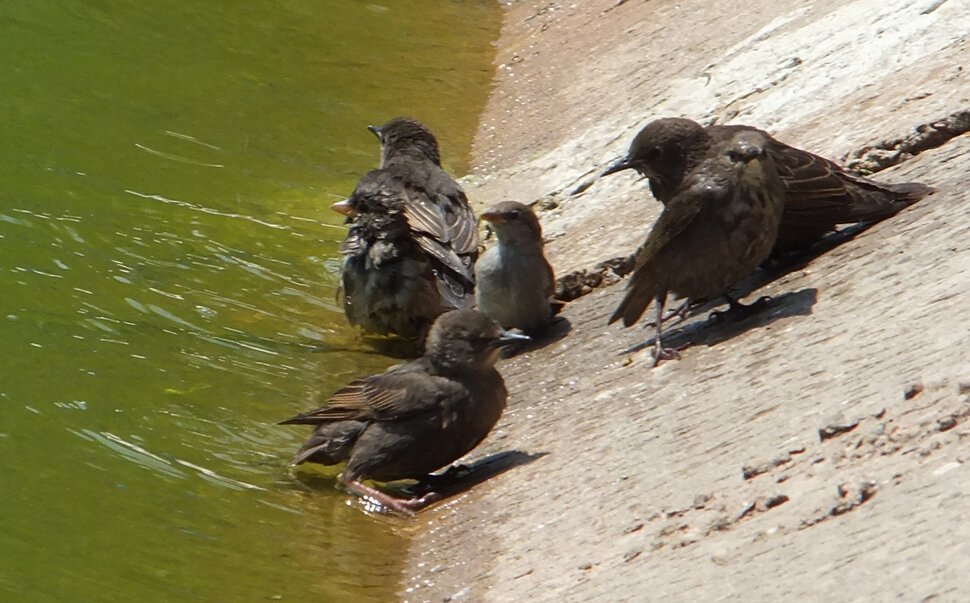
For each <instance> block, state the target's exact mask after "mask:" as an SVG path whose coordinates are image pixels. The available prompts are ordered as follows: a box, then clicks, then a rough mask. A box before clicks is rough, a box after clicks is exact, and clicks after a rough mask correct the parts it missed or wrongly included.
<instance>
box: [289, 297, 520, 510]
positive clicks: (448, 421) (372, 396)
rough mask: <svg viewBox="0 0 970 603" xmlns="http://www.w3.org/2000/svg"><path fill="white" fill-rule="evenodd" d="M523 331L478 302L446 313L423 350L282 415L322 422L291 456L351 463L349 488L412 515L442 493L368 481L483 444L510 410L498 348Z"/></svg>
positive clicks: (394, 476) (417, 474)
mask: <svg viewBox="0 0 970 603" xmlns="http://www.w3.org/2000/svg"><path fill="white" fill-rule="evenodd" d="M524 339H528V338H527V337H525V336H524V335H515V334H510V333H503V332H502V331H501V329H500V328H499V326H498V325H497V324H496V323H495V321H493V320H491V319H490V318H488V317H486V316H484V315H483V314H481V313H479V312H477V311H475V310H457V311H453V312H448V313H446V314H442V315H441V316H440V317H439V318H438V320H436V321H435V323H434V325H433V326H432V328H431V331H430V333H429V335H428V340H427V347H426V350H425V354H424V356H422V357H421V358H419V359H417V360H412V361H411V362H408V363H406V364H401V365H398V366H396V367H392V368H391V369H389V370H388V371H387V372H384V373H381V374H379V375H372V376H370V377H365V378H363V379H358V380H356V381H354V382H352V383H350V384H349V385H347V386H346V387H344V388H343V389H341V390H339V391H337V393H335V394H334V395H333V396H331V397H330V400H329V402H328V404H327V405H326V406H324V407H322V408H319V409H317V410H313V411H310V412H307V413H303V414H300V415H297V416H295V417H293V418H290V419H287V420H285V421H282V422H281V423H280V424H281V425H284V424H288V425H294V424H299V425H315V426H316V428H315V429H314V431H313V434H312V435H311V436H310V438H309V439H308V440H307V441H306V443H305V444H304V445H303V447H302V448H301V449H300V451H299V452H298V453H297V455H296V457H295V458H294V459H293V461H292V463H293V464H294V465H299V464H301V463H307V462H309V463H321V464H324V465H335V464H337V463H340V462H343V461H347V467H346V468H345V469H344V470H343V472H342V473H341V474H340V476H339V477H338V480H339V481H340V482H341V483H343V484H344V485H345V486H346V487H347V489H348V490H350V491H351V492H353V493H354V494H357V495H359V496H364V497H368V498H372V499H375V500H377V501H378V502H379V503H381V504H382V505H384V506H385V507H387V508H389V509H392V510H394V511H397V512H399V513H402V514H404V515H411V514H413V513H414V512H415V511H417V510H418V509H420V508H422V507H424V506H426V505H428V504H430V503H432V502H434V501H435V500H437V499H438V496H437V495H436V494H435V493H433V492H432V493H429V494H426V495H425V496H422V497H420V498H411V499H402V498H398V497H395V496H392V495H390V494H388V493H386V492H383V491H381V490H378V489H376V488H373V487H371V486H368V485H366V484H364V483H363V482H364V480H376V481H380V482H391V481H396V480H401V479H408V478H422V477H425V476H427V474H429V473H430V472H432V471H434V470H436V469H439V468H441V467H444V466H446V465H448V464H450V463H451V462H453V461H455V460H457V459H459V458H461V457H462V456H464V455H465V454H466V453H468V452H469V451H471V450H472V449H473V448H475V446H477V445H478V444H479V443H480V442H481V441H482V440H483V439H485V436H487V435H488V432H489V431H491V429H492V427H493V426H494V425H495V423H496V422H497V421H498V419H499V417H500V416H501V415H502V411H503V410H504V409H505V401H506V398H507V396H508V394H507V392H506V389H505V382H504V381H503V380H502V376H501V375H500V374H499V373H498V371H497V370H495V366H494V365H495V361H496V359H497V358H498V356H499V348H500V347H501V346H503V345H506V344H507V343H511V342H513V341H518V340H524Z"/></svg>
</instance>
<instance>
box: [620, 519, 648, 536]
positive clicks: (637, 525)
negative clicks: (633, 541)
mask: <svg viewBox="0 0 970 603" xmlns="http://www.w3.org/2000/svg"><path fill="white" fill-rule="evenodd" d="M642 529H643V522H642V521H634V522H633V523H632V524H630V525H628V526H627V527H626V529H624V530H623V533H624V534H632V533H634V532H639V531H640V530H642Z"/></svg>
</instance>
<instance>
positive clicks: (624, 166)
mask: <svg viewBox="0 0 970 603" xmlns="http://www.w3.org/2000/svg"><path fill="white" fill-rule="evenodd" d="M632 167H633V164H632V163H630V161H629V160H628V159H627V158H626V157H620V158H619V159H617V160H616V161H614V162H613V163H612V164H610V166H609V167H608V168H606V171H604V172H603V173H602V174H600V178H602V177H603V176H609V175H610V174H615V173H617V172H622V171H623V170H629V169H631V168H632Z"/></svg>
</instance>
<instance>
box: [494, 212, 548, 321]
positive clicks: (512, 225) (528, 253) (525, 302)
mask: <svg viewBox="0 0 970 603" xmlns="http://www.w3.org/2000/svg"><path fill="white" fill-rule="evenodd" d="M481 219H482V220H485V221H486V222H488V223H489V224H490V225H491V228H492V231H493V232H494V233H495V236H496V238H497V239H498V240H497V241H496V243H495V244H494V245H492V246H491V247H489V248H488V249H487V250H485V252H484V253H482V255H481V256H480V257H479V258H478V261H477V262H476V263H475V301H476V302H477V303H478V309H479V310H480V311H482V312H483V313H485V314H486V315H487V316H489V317H491V318H492V319H494V320H495V321H496V322H498V323H499V324H500V325H502V326H503V327H505V328H507V329H508V328H517V329H521V330H522V331H523V332H525V333H529V334H535V333H537V332H539V331H541V330H542V329H543V328H544V327H546V326H547V325H548V324H549V322H550V321H551V320H552V318H553V316H554V314H555V313H556V311H558V309H559V306H560V305H561V304H560V303H559V302H555V301H554V300H553V299H552V298H553V294H554V293H555V282H556V281H555V276H554V274H553V271H552V266H550V265H549V262H548V261H547V260H546V257H545V255H544V254H543V250H542V227H541V226H540V225H539V219H538V218H536V215H535V214H534V213H533V212H532V210H531V209H530V208H529V207H528V206H526V205H523V204H522V203H517V202H515V201H503V202H502V203H497V204H495V205H493V206H491V207H489V208H488V209H486V210H485V211H484V212H483V213H482V215H481Z"/></svg>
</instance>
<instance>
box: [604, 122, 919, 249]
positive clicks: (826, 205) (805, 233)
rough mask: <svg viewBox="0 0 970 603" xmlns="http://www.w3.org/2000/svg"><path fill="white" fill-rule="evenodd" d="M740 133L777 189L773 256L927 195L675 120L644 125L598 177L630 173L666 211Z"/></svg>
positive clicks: (733, 130) (730, 132) (770, 143)
mask: <svg viewBox="0 0 970 603" xmlns="http://www.w3.org/2000/svg"><path fill="white" fill-rule="evenodd" d="M740 132H755V133H757V134H758V135H760V136H763V137H764V138H765V140H767V144H766V147H765V151H766V153H767V156H768V159H769V160H771V161H772V162H773V163H774V164H775V169H776V171H777V172H778V176H779V177H780V178H781V180H782V182H783V183H784V185H785V211H784V213H783V214H782V218H781V225H780V227H779V229H778V240H777V243H776V247H775V251H776V252H786V251H796V250H802V249H806V248H808V247H809V246H811V245H812V244H813V243H815V242H817V241H818V240H819V239H821V238H822V237H824V236H825V235H826V234H828V233H830V232H831V231H832V230H834V229H835V226H836V225H839V224H852V223H856V222H875V221H878V220H883V219H885V218H888V217H890V216H892V215H893V214H895V213H896V212H898V211H899V210H901V209H903V208H904V207H907V206H909V205H911V204H913V203H915V202H916V201H918V200H920V199H922V198H923V197H924V196H926V195H928V194H929V193H931V192H933V189H932V188H931V187H929V186H926V185H924V184H920V183H918V182H906V183H902V184H883V183H880V182H876V181H874V180H870V179H868V178H863V177H862V176H856V175H855V174H851V173H849V172H846V171H845V170H844V169H843V168H842V167H840V166H839V165H837V164H835V163H833V162H832V161H829V160H828V159H825V158H824V157H819V156H818V155H814V154H812V153H809V152H808V151H803V150H801V149H796V148H794V147H791V146H788V145H786V144H784V143H782V142H779V141H777V140H775V139H774V138H772V137H771V136H769V135H768V134H767V133H765V132H763V131H761V130H759V129H757V128H753V127H751V126H708V127H706V128H705V127H703V126H701V125H700V124H698V123H697V122H694V121H691V120H689V119H681V118H664V119H658V120H656V121H653V122H650V123H649V124H647V125H646V126H644V127H643V129H642V130H640V132H639V133H638V134H637V136H636V138H634V139H633V143H632V144H631V145H630V150H629V152H628V153H627V155H626V157H624V158H623V159H621V160H619V161H617V162H616V163H614V164H613V165H612V166H610V167H609V168H608V169H607V170H606V172H605V173H604V175H606V174H612V173H614V172H618V171H620V170H625V169H629V168H632V169H634V170H636V171H637V172H639V173H640V174H641V175H643V176H646V177H647V178H649V180H650V190H651V191H652V192H653V196H654V197H656V198H657V199H658V200H659V201H660V202H661V203H664V204H667V203H669V202H670V201H671V199H673V197H674V195H675V194H676V193H677V192H678V191H679V190H680V185H681V182H682V181H683V180H684V178H685V177H686V175H687V174H690V173H691V172H692V171H693V170H694V169H695V168H696V167H697V165H698V164H699V163H700V162H701V161H703V160H704V159H705V158H706V157H708V154H709V149H711V148H712V147H714V146H717V145H723V144H724V143H725V142H726V141H729V140H730V139H731V138H733V137H734V136H735V135H737V134H738V133H740Z"/></svg>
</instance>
